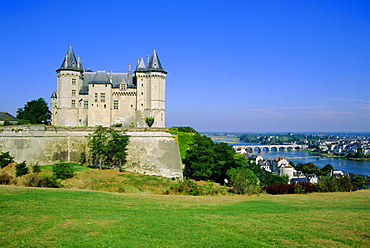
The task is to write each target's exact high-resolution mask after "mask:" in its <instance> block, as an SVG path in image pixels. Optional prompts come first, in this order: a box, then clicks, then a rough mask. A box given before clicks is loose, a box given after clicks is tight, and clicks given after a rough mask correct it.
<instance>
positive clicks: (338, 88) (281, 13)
mask: <svg viewBox="0 0 370 248" xmlns="http://www.w3.org/2000/svg"><path fill="white" fill-rule="evenodd" d="M0 16H1V21H0V30H1V38H0V45H1V46H0V47H1V49H0V65H1V67H0V111H7V112H10V113H11V114H14V115H15V114H16V110H17V109H18V108H20V107H23V106H24V104H25V103H26V102H27V101H30V100H32V99H37V98H39V97H43V98H45V99H46V100H47V101H48V102H49V100H50V96H51V93H52V92H53V91H54V90H55V89H56V77H55V69H57V68H58V67H59V66H60V65H61V63H62V61H63V58H64V56H65V53H66V52H67V50H68V48H69V46H70V45H72V46H73V49H74V51H75V54H76V55H80V56H81V60H82V62H83V63H84V65H85V66H86V67H87V68H91V69H92V70H94V71H96V70H106V71H109V70H113V71H114V72H127V64H128V63H131V64H132V65H133V68H134V67H135V66H136V61H137V57H145V56H146V55H148V54H149V55H150V54H151V53H152V52H153V49H154V48H155V49H156V50H157V52H158V56H159V58H160V60H161V62H162V65H163V67H164V69H165V70H167V71H168V77H167V95H166V97H167V98H166V100H167V102H166V108H167V112H166V117H167V126H174V125H177V126H192V127H194V128H195V129H196V130H198V131H242V132H262V131H271V132H303V131H313V132H315V131H334V132H338V131H367V132H369V131H370V1H366V0H364V1H356V0H351V1H312V0H307V1H306V0H299V1H247V0H245V1H242V0H238V1H232V0H231V1H189V0H187V1H175V0H173V1H160V0H157V1H142V0H141V1H123V0H122V1H82V0H81V1H68V0H64V1H32V0H29V1H5V0H1V1H0Z"/></svg>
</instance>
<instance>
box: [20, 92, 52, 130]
mask: <svg viewBox="0 0 370 248" xmlns="http://www.w3.org/2000/svg"><path fill="white" fill-rule="evenodd" d="M50 117H51V115H50V111H49V108H48V104H47V103H46V101H45V100H44V99H43V98H39V99H37V100H32V101H30V102H27V103H26V104H25V105H24V107H23V108H19V109H18V110H17V118H18V119H19V120H28V121H29V122H30V123H31V124H43V123H44V124H46V123H47V121H48V120H49V119H50Z"/></svg>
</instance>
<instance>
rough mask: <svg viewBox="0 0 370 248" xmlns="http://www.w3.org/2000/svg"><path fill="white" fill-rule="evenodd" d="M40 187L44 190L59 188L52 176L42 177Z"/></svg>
mask: <svg viewBox="0 0 370 248" xmlns="http://www.w3.org/2000/svg"><path fill="white" fill-rule="evenodd" d="M40 187H44V188H59V187H60V184H59V182H58V180H57V179H56V178H55V177H54V176H46V175H44V176H43V177H42V178H41V184H40Z"/></svg>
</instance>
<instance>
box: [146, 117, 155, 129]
mask: <svg viewBox="0 0 370 248" xmlns="http://www.w3.org/2000/svg"><path fill="white" fill-rule="evenodd" d="M145 123H146V124H147V125H148V127H152V126H153V124H154V117H152V116H149V117H146V118H145Z"/></svg>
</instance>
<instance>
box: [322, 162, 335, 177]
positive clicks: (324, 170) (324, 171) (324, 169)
mask: <svg viewBox="0 0 370 248" xmlns="http://www.w3.org/2000/svg"><path fill="white" fill-rule="evenodd" d="M333 170H334V167H333V166H332V165H331V164H327V165H325V166H324V167H322V168H321V173H322V174H323V175H324V174H328V173H329V172H331V171H333Z"/></svg>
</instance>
